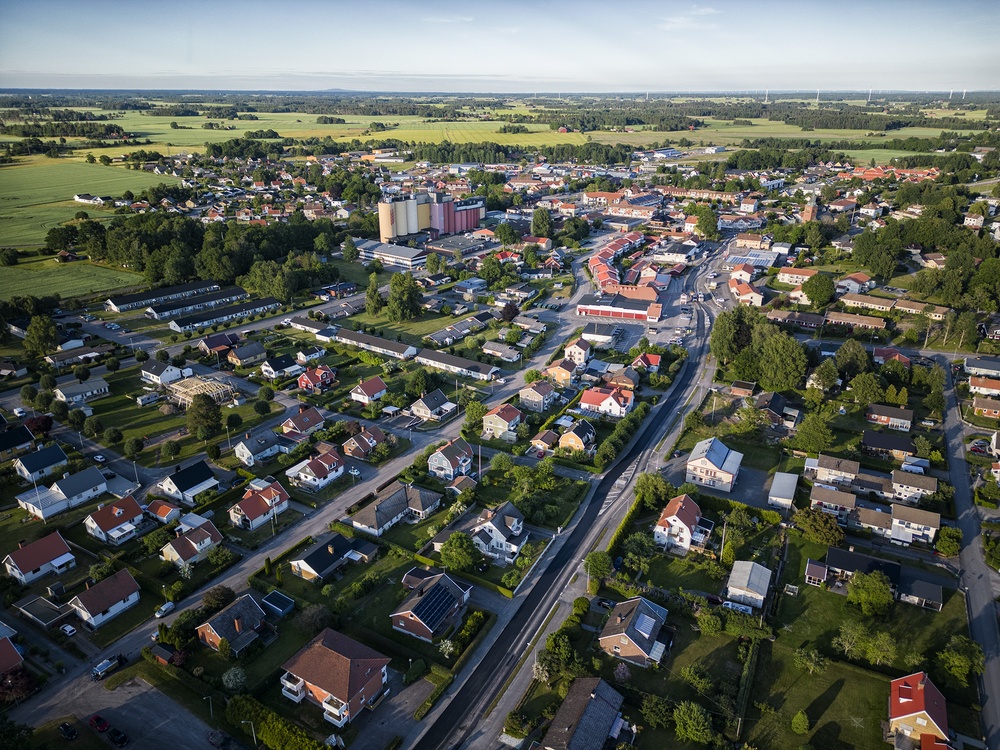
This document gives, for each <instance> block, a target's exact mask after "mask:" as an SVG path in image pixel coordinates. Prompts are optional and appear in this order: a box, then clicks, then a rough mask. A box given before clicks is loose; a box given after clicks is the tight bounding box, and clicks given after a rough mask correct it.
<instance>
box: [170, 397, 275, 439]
mask: <svg viewBox="0 0 1000 750" xmlns="http://www.w3.org/2000/svg"><path fill="white" fill-rule="evenodd" d="M268 411H270V406H268ZM199 427H205V428H207V429H208V431H209V432H210V433H211V434H212V435H214V434H215V433H216V432H218V431H219V429H221V427H222V409H220V408H219V405H218V404H217V403H215V401H213V400H212V398H211V397H210V396H208V395H207V394H205V393H196V394H195V395H194V396H193V397H192V398H191V404H190V405H189V406H188V408H187V428H188V432H190V433H191V434H197V432H198V428H199Z"/></svg>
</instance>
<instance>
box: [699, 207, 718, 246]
mask: <svg viewBox="0 0 1000 750" xmlns="http://www.w3.org/2000/svg"><path fill="white" fill-rule="evenodd" d="M694 215H695V216H697V217H698V226H697V227H696V229H695V231H696V232H697V233H698V236H699V237H702V238H704V239H706V240H714V239H717V238H718V237H719V219H718V217H717V216H716V215H715V211H713V210H712V209H711V208H709V207H708V206H706V205H704V204H699V205H697V206H695V207H694Z"/></svg>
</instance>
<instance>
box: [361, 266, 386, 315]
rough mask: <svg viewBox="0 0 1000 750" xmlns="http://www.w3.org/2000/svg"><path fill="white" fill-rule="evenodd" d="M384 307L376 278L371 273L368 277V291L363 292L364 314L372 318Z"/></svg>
mask: <svg viewBox="0 0 1000 750" xmlns="http://www.w3.org/2000/svg"><path fill="white" fill-rule="evenodd" d="M384 306H385V300H384V299H382V293H381V292H379V290H378V276H377V275H376V274H374V273H373V274H371V275H370V276H369V277H368V289H367V290H366V291H365V312H367V313H368V314H369V315H371V316H372V317H373V318H374V317H375V316H377V315H378V314H379V313H380V312H382V308H383V307H384Z"/></svg>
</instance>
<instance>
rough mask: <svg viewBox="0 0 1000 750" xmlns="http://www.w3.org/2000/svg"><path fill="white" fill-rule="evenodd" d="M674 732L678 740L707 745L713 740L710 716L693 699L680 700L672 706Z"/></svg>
mask: <svg viewBox="0 0 1000 750" xmlns="http://www.w3.org/2000/svg"><path fill="white" fill-rule="evenodd" d="M673 719H674V732H675V733H676V734H677V739H679V740H690V741H691V742H694V743H697V744H699V745H708V744H711V743H712V742H713V741H714V740H715V731H714V730H713V729H712V717H711V716H710V715H709V713H708V711H706V710H705V709H704V708H702V707H701V706H700V705H698V704H697V703H695V702H694V701H682V702H680V703H678V704H677V706H676V707H675V708H674V713H673Z"/></svg>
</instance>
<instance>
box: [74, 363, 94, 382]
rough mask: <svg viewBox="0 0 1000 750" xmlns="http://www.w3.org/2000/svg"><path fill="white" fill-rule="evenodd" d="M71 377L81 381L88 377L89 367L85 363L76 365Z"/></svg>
mask: <svg viewBox="0 0 1000 750" xmlns="http://www.w3.org/2000/svg"><path fill="white" fill-rule="evenodd" d="M73 377H74V378H76V379H77V380H79V381H80V382H81V383H82V382H84V381H85V380H87V378H89V377H90V368H89V367H87V365H77V366H76V367H74V368H73Z"/></svg>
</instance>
